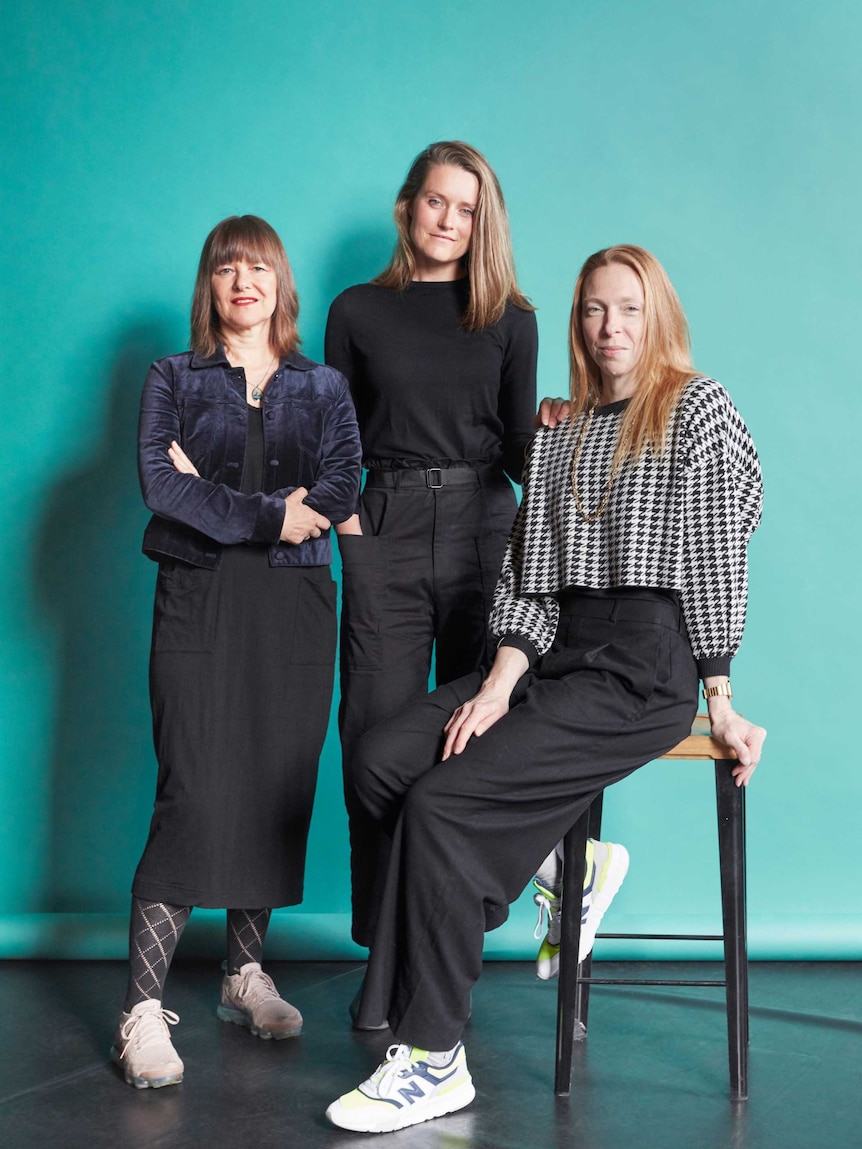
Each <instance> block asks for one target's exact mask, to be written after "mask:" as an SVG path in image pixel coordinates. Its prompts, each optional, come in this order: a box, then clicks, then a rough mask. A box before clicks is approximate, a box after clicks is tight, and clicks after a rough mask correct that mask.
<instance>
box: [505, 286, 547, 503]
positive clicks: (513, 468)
mask: <svg viewBox="0 0 862 1149" xmlns="http://www.w3.org/2000/svg"><path fill="white" fill-rule="evenodd" d="M507 320H508V322H509V328H510V330H509V338H508V340H507V342H506V347H505V351H504V354H503V366H502V370H501V375H500V405H499V414H500V420H501V422H502V424H503V466H504V468H505V470H506V474H507V475H509V477H510V478H512V479H513V480H514V481H515V482H516V483H520V482H521V479H522V472H523V470H524V465H525V458H526V451H527V448H528V446H529V444H530V440H531V439H532V437H533V416H534V415H535V413H536V364H537V360H538V354H539V331H538V327H537V325H536V314H535V312H534V311H524V310H523V309H522V308H520V307H515V306H514V304H510V305H509V313H508V315H507Z"/></svg>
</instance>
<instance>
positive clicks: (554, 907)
mask: <svg viewBox="0 0 862 1149" xmlns="http://www.w3.org/2000/svg"><path fill="white" fill-rule="evenodd" d="M538 890H539V892H538V893H537V894H533V901H534V902H535V903H536V905H537V906H538V907H539V917H538V920H537V921H536V928H535V929H534V930H533V937H534V938H535V939H536V941H538V940H539V938H541V937H543V936H544V934H545V933H547V932H548V930H550V929H551V926H552V925H553V924H554V918H556V917H559V914H560V910H561V908H562V897H561V896H560V895H557V896H556V897H555V896H554V895H553V894H552V893H551V891H550V890H546V889H545V888H544V887H543V886H539V887H538ZM546 914H547V917H548V927H547V930H546V929H545V915H546Z"/></svg>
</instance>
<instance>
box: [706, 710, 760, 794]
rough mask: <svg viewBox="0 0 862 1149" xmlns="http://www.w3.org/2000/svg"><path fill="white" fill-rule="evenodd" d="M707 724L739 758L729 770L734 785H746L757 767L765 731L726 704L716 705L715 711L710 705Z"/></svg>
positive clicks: (715, 735) (719, 739) (720, 740)
mask: <svg viewBox="0 0 862 1149" xmlns="http://www.w3.org/2000/svg"><path fill="white" fill-rule="evenodd" d="M712 701H714V700H713V699H710V702H712ZM715 701H718V700H715ZM709 724H710V726H711V727H712V733H713V736H714V737H715V738H716V739H717V740H718V741H719V742H723V743H724V745H725V746H727V747H728V749H730V750H732V751H733V752H734V754H735V755H736V757H737V758H738V759H739V765H738V766H734V767H733V769H732V770H731V774H733V777H734V780H735V782H736V785H737V786H747V785H748V783H749V781H750V780H751V775H752V774H753V773H754V771H755V769H756V768H757V763H758V762H759V761H760V754H761V751H762V750H763V743H764V741H765V739H766V731H765V730H764V729H763V727H762V726H755V725H754V723H753V722H749V721H748V719H747V718H743V717H742V715H741V714H737V713H736V711H735V710H732V709H731V707H730V706H727V705H725V706H724V707H721V708H720V709H719V708H718V707H716V712H715V713H713V708H712V707H710V711H709Z"/></svg>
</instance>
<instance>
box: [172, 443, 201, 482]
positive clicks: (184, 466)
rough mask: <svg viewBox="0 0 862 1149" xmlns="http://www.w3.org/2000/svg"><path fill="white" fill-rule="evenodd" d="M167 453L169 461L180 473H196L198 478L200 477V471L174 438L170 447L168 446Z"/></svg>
mask: <svg viewBox="0 0 862 1149" xmlns="http://www.w3.org/2000/svg"><path fill="white" fill-rule="evenodd" d="M168 455H169V457H170V460H171V462H172V463H173V465H174V466H175V467H176V469H177V470H178V471H179V473H180V474H181V475H197V476H198V478H200V472H199V471H198V469H197V467H196V466H195V465H194V463H193V462H192V461H191V459H190V458H189V457H188V455H187V454H186V453H185V451H184V450H183V449H182V447H181V446H180V445H179V443H178V442H177V441H176V439H174V440H173V441H172V443H171V445H170V447H168Z"/></svg>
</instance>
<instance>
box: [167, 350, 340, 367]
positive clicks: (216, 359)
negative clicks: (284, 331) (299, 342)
mask: <svg viewBox="0 0 862 1149" xmlns="http://www.w3.org/2000/svg"><path fill="white" fill-rule="evenodd" d="M189 366H190V367H191V368H193V369H200V368H206V367H230V363H228V361H227V356H226V355H225V353H224V348H223V347H222V345H221V344H219V345H218V347H217V348H216V349H215V354H214V355H201V354H200V353H199V352H197V351H193V352H192V357H191V359H190V360H189ZM316 366H317V364H316V363H315V362H314V361H313V360H312V359H307V358H306V357H305V356H304V355H301V354H300V353H299V352H298V351H291V352H290V353H289V354H288V355H284V356H283V357H282V360H281V362H280V363H279V367H291V368H293V370H294V371H312V370H313V369H314V368H315V367H316Z"/></svg>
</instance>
